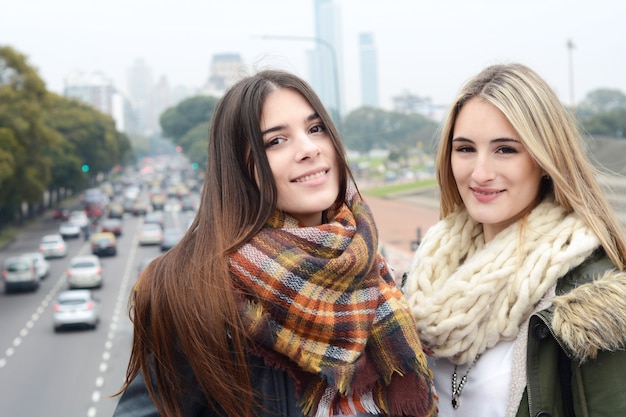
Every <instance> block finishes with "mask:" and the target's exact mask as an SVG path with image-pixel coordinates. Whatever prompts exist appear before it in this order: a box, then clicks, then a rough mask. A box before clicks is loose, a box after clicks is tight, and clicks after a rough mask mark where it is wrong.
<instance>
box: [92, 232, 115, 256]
mask: <svg viewBox="0 0 626 417" xmlns="http://www.w3.org/2000/svg"><path fill="white" fill-rule="evenodd" d="M91 253H92V254H94V255H98V256H115V255H117V241H116V239H115V235H114V234H113V233H111V232H98V233H94V234H93V236H91Z"/></svg>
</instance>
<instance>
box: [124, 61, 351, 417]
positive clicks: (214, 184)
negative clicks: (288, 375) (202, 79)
mask: <svg viewBox="0 0 626 417" xmlns="http://www.w3.org/2000/svg"><path fill="white" fill-rule="evenodd" d="M282 88H290V89H293V90H295V91H297V92H298V93H300V94H302V96H303V97H304V98H305V99H306V100H307V101H308V102H309V103H310V104H311V106H312V107H313V109H314V110H315V112H316V113H317V114H318V115H319V116H320V118H321V120H322V123H323V124H324V125H325V126H326V128H327V131H328V133H329V135H330V137H331V140H332V142H333V144H334V147H335V150H336V154H337V160H338V161H337V162H338V166H339V170H340V178H339V180H340V184H341V185H342V186H341V187H340V192H339V195H338V196H337V200H336V202H340V201H343V200H344V198H345V191H346V188H347V183H348V181H349V180H352V174H351V172H350V169H349V167H348V164H347V162H346V157H345V151H344V148H343V146H342V144H341V142H340V140H339V135H338V132H337V129H336V128H335V126H334V124H333V122H332V120H331V118H330V116H329V114H328V112H327V111H326V109H325V108H324V106H323V105H322V103H321V101H320V99H319V98H318V96H317V95H316V94H315V92H314V91H313V89H312V88H311V87H310V86H309V85H308V84H307V83H306V82H304V81H303V80H301V79H300V78H298V77H297V76H295V75H292V74H289V73H286V72H282V71H275V70H265V71H261V72H259V73H257V74H256V75H252V76H249V77H246V78H244V79H242V80H240V81H239V82H237V83H236V84H235V85H234V86H233V87H232V88H230V89H229V91H228V92H227V93H226V94H225V95H224V97H223V98H222V99H221V100H220V102H219V103H218V105H217V108H216V111H215V114H214V116H213V119H212V122H211V127H210V132H209V147H208V162H207V169H206V176H205V182H204V186H203V190H202V198H201V203H200V206H199V209H198V213H197V215H196V218H195V219H194V221H193V223H192V224H191V226H190V228H189V230H188V232H187V233H186V234H185V236H184V237H183V239H182V240H181V241H180V242H179V244H177V245H176V246H175V247H174V248H172V249H171V250H170V251H168V252H167V253H165V254H164V255H163V256H161V257H159V258H157V259H155V260H154V261H152V262H151V263H150V265H149V266H148V267H147V268H146V269H145V271H144V272H143V273H142V274H141V277H140V278H139V280H138V282H137V284H136V286H135V291H134V294H133V296H132V298H131V307H132V309H131V318H132V320H133V323H134V337H133V345H132V352H131V357H130V362H129V365H128V370H127V374H126V381H125V384H124V386H123V387H122V390H124V389H126V388H127V387H128V386H129V384H130V382H131V381H132V380H133V378H134V377H135V376H136V375H137V374H138V373H139V372H142V374H143V376H144V378H145V379H146V385H147V388H148V391H149V393H150V396H151V397H152V399H153V401H154V403H155V405H156V407H157V409H158V411H159V413H160V414H161V415H163V416H166V417H173V416H178V415H180V411H181V407H184V404H183V398H184V397H185V392H186V391H188V390H190V384H191V383H193V384H196V385H197V386H198V387H200V389H201V390H202V392H203V393H204V395H205V397H206V399H207V401H208V402H209V404H210V405H211V406H212V407H213V408H214V409H215V410H218V409H222V410H224V411H225V412H226V414H227V415H229V416H237V417H240V416H251V415H254V414H256V411H255V404H256V402H255V396H254V389H253V387H252V386H251V384H250V375H249V371H248V367H247V360H246V345H247V343H248V340H247V335H246V331H245V329H244V328H243V327H242V325H241V322H240V317H239V314H238V309H237V306H236V301H235V294H234V289H233V285H232V282H231V277H230V274H229V270H228V256H229V254H230V253H232V252H233V251H234V250H236V249H237V248H238V247H239V246H240V245H242V244H243V243H245V242H246V241H247V240H249V239H250V238H251V237H252V236H254V235H255V234H256V233H257V232H258V231H259V230H260V229H261V228H262V227H263V226H264V225H265V223H266V222H267V220H268V218H269V217H270V216H271V215H272V214H273V212H274V210H275V208H276V201H277V191H276V184H275V182H274V177H273V175H272V171H271V169H270V166H269V163H268V160H267V157H266V154H265V147H264V145H263V139H262V134H261V117H262V109H263V104H264V102H265V100H266V98H267V96H268V95H269V94H270V93H272V92H273V91H275V90H277V89H282ZM189 368H190V369H191V371H192V372H193V375H194V378H195V379H194V380H193V381H190V380H189V378H185V372H184V369H187V370H189Z"/></svg>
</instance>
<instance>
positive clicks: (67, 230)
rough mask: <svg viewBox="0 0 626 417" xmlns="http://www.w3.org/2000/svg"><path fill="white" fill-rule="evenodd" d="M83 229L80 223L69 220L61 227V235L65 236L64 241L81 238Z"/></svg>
mask: <svg viewBox="0 0 626 417" xmlns="http://www.w3.org/2000/svg"><path fill="white" fill-rule="evenodd" d="M80 232H81V227H80V226H79V225H78V223H76V222H73V221H71V220H68V221H66V222H63V223H61V224H60V225H59V234H60V235H61V236H63V239H68V238H73V237H79V236H80Z"/></svg>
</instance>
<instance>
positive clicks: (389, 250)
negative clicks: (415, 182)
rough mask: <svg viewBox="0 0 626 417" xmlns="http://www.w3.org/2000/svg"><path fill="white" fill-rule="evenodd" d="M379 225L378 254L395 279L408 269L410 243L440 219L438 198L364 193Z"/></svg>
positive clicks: (412, 251) (411, 253)
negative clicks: (384, 259) (373, 195)
mask: <svg viewBox="0 0 626 417" xmlns="http://www.w3.org/2000/svg"><path fill="white" fill-rule="evenodd" d="M364 199H365V202H366V203H367V204H368V205H369V207H370V209H371V210H372V213H373V215H374V220H375V221H376V226H377V227H378V241H379V242H378V243H379V247H380V250H381V253H382V254H383V255H384V256H385V258H386V259H387V262H388V263H389V265H390V266H391V268H392V269H393V270H394V275H395V278H396V279H397V280H399V279H400V278H401V277H402V274H403V273H404V272H405V271H406V270H407V269H408V268H409V266H410V263H411V260H412V258H413V253H414V250H413V248H412V243H413V242H416V241H417V240H418V234H420V235H421V236H423V235H424V234H425V233H426V231H427V230H428V229H429V228H430V227H431V226H432V225H434V224H435V223H436V222H437V221H438V220H439V201H438V200H437V199H436V198H435V196H434V195H431V196H429V195H424V194H411V195H401V196H395V197H394V198H393V199H382V198H376V197H371V196H367V195H365V196H364Z"/></svg>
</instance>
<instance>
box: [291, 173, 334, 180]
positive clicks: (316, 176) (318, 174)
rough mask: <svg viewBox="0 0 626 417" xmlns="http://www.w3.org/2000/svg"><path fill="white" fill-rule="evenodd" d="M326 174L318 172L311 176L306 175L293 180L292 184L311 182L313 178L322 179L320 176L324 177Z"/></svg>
mask: <svg viewBox="0 0 626 417" xmlns="http://www.w3.org/2000/svg"><path fill="white" fill-rule="evenodd" d="M327 172H328V171H326V170H324V171H320V172H317V173H315V174H312V175H306V176H304V177H300V178H296V179H295V180H293V182H306V181H311V180H313V179H315V178H319V177H322V176H324V175H326V173H327Z"/></svg>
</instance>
